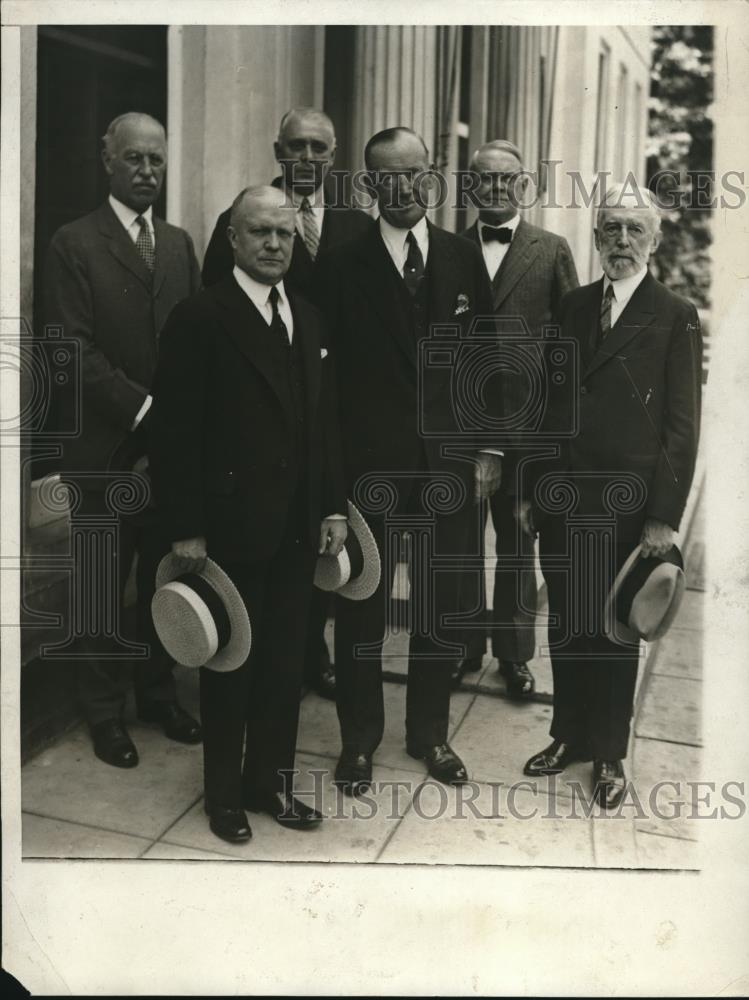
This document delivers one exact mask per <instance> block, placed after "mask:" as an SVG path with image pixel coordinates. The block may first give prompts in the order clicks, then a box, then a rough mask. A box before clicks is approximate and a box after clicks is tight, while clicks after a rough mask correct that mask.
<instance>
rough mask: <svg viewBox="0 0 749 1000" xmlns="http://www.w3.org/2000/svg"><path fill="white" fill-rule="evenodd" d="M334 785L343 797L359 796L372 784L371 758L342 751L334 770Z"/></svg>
mask: <svg viewBox="0 0 749 1000" xmlns="http://www.w3.org/2000/svg"><path fill="white" fill-rule="evenodd" d="M334 784H335V785H336V786H337V787H338V788H340V790H341V791H342V792H343V793H344V794H345V795H361V794H362V793H363V792H366V791H367V789H368V788H369V787H370V786H371V784H372V757H371V755H370V754H366V753H355V752H351V751H348V750H344V751H343V753H342V754H341V756H340V757H339V759H338V763H337V764H336V769H335V778H334Z"/></svg>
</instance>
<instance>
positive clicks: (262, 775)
mask: <svg viewBox="0 0 749 1000" xmlns="http://www.w3.org/2000/svg"><path fill="white" fill-rule="evenodd" d="M230 221H231V224H230V227H229V239H230V241H231V246H232V250H233V253H234V260H235V265H234V269H233V271H232V273H231V274H229V275H227V276H226V277H225V278H223V279H222V280H221V281H219V282H218V283H217V284H216V285H214V286H212V287H211V288H209V289H206V290H204V291H202V292H200V293H199V294H198V295H196V296H194V297H192V298H190V299H187V300H186V301H184V302H182V303H181V304H180V305H178V306H177V307H176V308H175V310H174V311H173V312H172V315H171V316H170V317H169V320H168V322H167V325H166V328H165V330H164V333H163V336H162V347H161V354H160V357H159V366H158V370H157V373H156V382H155V394H154V405H153V414H152V420H153V431H152V436H151V441H152V448H151V465H152V470H153V472H152V474H153V481H154V488H155V491H156V497H157V502H158V506H159V509H160V511H161V513H162V516H163V522H164V529H165V530H166V531H168V533H169V538H170V541H171V542H172V551H173V552H174V554H175V555H176V556H177V557H178V558H179V560H180V563H181V565H182V566H183V568H184V571H185V572H190V571H194V570H199V569H200V568H201V566H202V564H203V562H204V560H205V558H206V555H208V556H210V557H211V558H212V559H214V560H216V562H218V563H219V565H221V567H222V568H223V569H224V570H225V571H226V572H227V573H228V574H229V576H230V577H231V578H232V580H233V581H234V583H235V585H236V586H237V588H238V590H239V592H240V593H241V595H242V598H243V600H244V602H245V604H246V607H247V611H248V613H249V617H250V622H251V624H252V650H251V653H250V658H249V660H248V661H247V662H246V663H245V664H244V665H243V666H242V667H240V668H239V669H238V670H236V671H233V672H230V673H215V672H213V671H211V670H206V669H203V670H201V676H200V705H201V718H202V721H203V729H204V761H205V808H206V811H207V813H208V815H209V818H210V825H211V829H212V830H213V832H214V833H215V834H216V835H217V836H218V837H222V838H223V839H225V840H228V841H231V842H236V843H239V842H242V841H245V840H248V839H249V837H250V835H251V834H250V828H249V826H248V824H247V817H246V815H245V813H244V811H243V807H246V808H249V809H253V810H257V811H265V812H268V813H270V814H271V815H273V816H274V817H275V818H276V819H277V820H278V821H279V822H280V823H283V824H284V825H286V826H289V827H292V828H294V829H309V828H311V827H313V826H316V825H317V824H319V822H320V820H321V819H322V816H321V815H320V813H318V812H316V811H315V810H314V809H311V808H309V807H308V806H306V805H305V804H303V803H301V802H299V801H298V800H296V799H295V798H294V797H293V796H292V794H291V791H290V789H289V788H288V787H287V781H286V779H287V778H288V773H287V772H289V771H291V769H293V767H294V753H295V747H296V732H297V722H298V717H299V700H300V688H301V680H302V661H303V652H304V631H305V625H306V619H307V613H308V608H309V601H310V597H311V593H312V577H313V571H314V565H315V557H316V554H317V553H318V552H324V551H328V552H330V553H332V554H338V552H339V551H340V549H341V546H342V545H343V542H344V540H345V537H346V519H345V515H344V513H343V512H344V511H345V510H346V495H345V492H344V489H343V481H342V473H341V468H340V450H339V445H338V444H337V438H336V435H337V427H336V423H335V393H334V386H333V385H332V384H331V382H332V377H331V373H330V365H331V360H330V358H328V357H327V349H326V348H325V347H324V346H323V345H324V343H325V336H324V329H323V324H322V318H321V316H320V314H319V313H318V311H317V310H316V309H315V308H314V307H313V306H312V305H310V304H309V303H308V302H307V301H306V300H305V299H303V298H302V297H301V296H299V295H297V294H296V293H294V292H291V291H290V290H289V289H287V288H286V287H285V283H284V276H285V275H286V272H287V270H288V267H289V262H290V260H291V253H292V245H293V240H294V209H293V208H292V207H290V206H289V205H288V201H287V199H286V197H285V195H284V193H283V192H280V191H278V190H276V189H275V188H272V187H257V188H247V189H245V190H244V191H243V192H242V193H241V194H239V195H238V196H237V198H236V199H235V201H234V204H233V206H232V210H231V220H230ZM243 743H244V744H245V753H244V766H243V764H242V750H243Z"/></svg>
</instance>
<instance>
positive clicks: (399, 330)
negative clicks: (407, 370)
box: [356, 226, 431, 367]
mask: <svg viewBox="0 0 749 1000" xmlns="http://www.w3.org/2000/svg"><path fill="white" fill-rule="evenodd" d="M430 254H431V249H430ZM358 256H359V267H358V268H357V271H356V278H357V284H358V286H359V289H360V291H361V292H362V295H363V296H364V297H365V299H366V300H367V302H369V304H370V306H371V308H372V310H373V311H374V312H375V313H377V315H378V316H379V317H380V319H381V320H382V324H383V326H384V328H385V330H387V332H388V333H389V334H390V336H392V338H393V340H395V342H396V344H397V345H398V347H399V348H400V349H401V350H402V351H403V353H404V355H405V356H406V358H407V359H408V361H409V363H410V364H411V365H413V366H414V367H416V345H415V344H414V339H413V336H412V335H411V330H410V328H409V325H408V318H407V316H406V313H405V310H404V309H403V306H402V303H401V300H400V294H399V293H400V289H399V284H398V283H399V282H402V281H403V278H402V277H401V275H399V274H398V272H397V270H396V269H395V265H394V264H393V261H392V258H391V257H390V254H389V253H388V249H387V247H386V246H385V243H384V240H383V239H382V236H381V235H380V227H379V226H373V227H372V230H371V232H369V233H367V235H366V237H365V239H364V240H363V241H362V243H361V244H360V245H359V246H358Z"/></svg>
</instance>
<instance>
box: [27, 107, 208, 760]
mask: <svg viewBox="0 0 749 1000" xmlns="http://www.w3.org/2000/svg"><path fill="white" fill-rule="evenodd" d="M102 159H103V161H104V168H105V170H106V172H107V174H108V176H109V188H110V194H109V197H108V198H107V200H106V201H105V202H104V204H103V205H100V206H99V208H97V209H96V210H95V211H94V212H91V213H90V214H89V215H86V216H84V217H83V218H81V219H76V220H75V221H74V222H71V223H69V224H68V225H65V226H62V227H61V228H60V229H58V230H57V232H56V233H55V235H54V236H53V237H52V242H51V245H50V248H49V252H48V254H47V260H46V269H45V273H44V299H45V322H46V323H47V324H48V325H50V326H57V327H61V328H62V331H63V334H64V335H65V336H66V337H71V338H73V339H74V340H76V341H78V344H79V345H80V357H81V379H82V393H81V400H80V411H79V417H80V433H79V434H78V436H76V437H74V438H70V439H68V440H67V441H66V442H65V447H64V453H63V461H62V471H63V473H67V474H68V475H69V476H70V477H71V480H73V481H74V484H75V486H76V487H77V486H80V487H81V503H80V505H79V507H78V511H77V513H78V515H79V516H82V517H84V516H85V517H89V516H91V517H94V518H100V517H106V516H107V513H108V507H107V505H106V503H105V496H106V489H107V485H108V484H109V483H111V482H112V473H113V472H115V471H117V470H119V469H122V468H125V469H126V470H128V471H129V470H130V469H131V468H132V466H133V464H134V463H135V461H136V460H137V459H138V458H139V456H142V455H144V454H145V451H146V446H147V441H148V424H149V420H150V414H149V408H150V406H151V401H152V400H151V394H150V393H151V380H152V378H153V374H154V369H155V367H156V355H157V349H158V344H159V334H160V333H161V328H162V326H163V325H164V323H165V321H166V318H167V316H168V315H169V312H170V310H171V309H172V308H173V307H174V306H175V305H176V304H177V303H178V302H179V301H181V300H182V299H184V298H185V297H186V296H188V295H190V294H192V293H193V292H195V291H197V289H198V288H199V286H200V272H199V270H198V263H197V261H196V259H195V251H194V250H193V245H192V240H191V239H190V237H189V235H188V234H187V233H186V232H185V231H184V230H183V229H179V228H178V227H177V226H171V225H169V224H168V223H166V222H164V221H163V219H159V218H158V217H157V216H156V215H154V214H153V205H154V203H155V202H156V200H157V198H158V197H159V194H160V193H161V188H162V185H163V183H164V176H165V173H166V165H167V148H166V135H165V134H164V128H163V126H162V125H161V123H160V122H157V121H156V120H155V119H153V118H151V117H150V115H145V114H140V113H136V112H129V113H127V114H124V115H120V116H119V117H117V118H115V119H114V121H112V122H111V123H110V125H109V127H108V128H107V131H106V134H105V135H104V149H103V151H102ZM72 388H73V385H72V383H71V384H70V385H69V386H68V387H67V388H64V389H62V390H61V391H60V400H59V403H60V405H61V406H69V405H73V406H76V405H77V402H78V401H77V400H74V399H71V398H70V395H69V392H68V390H69V389H72ZM74 488H75V487H74ZM136 552H137V553H138V568H137V628H136V638H137V640H138V641H139V642H142V643H146V644H147V645H148V647H149V654H148V657H147V658H146V659H141V660H136V661H135V662H134V663H129V662H123V660H122V658H121V655H120V656H119V657H117V656H114V655H112V654H113V653H117V652H118V650H117V649H114V650H111V651H107V652H106V653H105V652H104V650H101V651H100V650H98V649H93V648H87V650H84V651H83V653H84V656H85V658H82V659H81V661H80V663H79V665H78V693H79V698H80V702H81V706H82V709H83V713H84V716H85V718H86V721H87V722H88V724H89V726H90V728H91V734H92V738H93V743H94V752H95V753H96V755H97V757H99V758H100V759H101V760H103V761H104V762H105V763H107V764H111V765H113V766H115V767H135V766H136V765H137V764H138V752H137V749H136V747H135V745H134V743H133V741H132V740H131V738H130V736H129V734H128V732H127V730H126V729H125V726H124V724H123V719H122V713H123V709H124V705H125V698H126V695H127V691H128V688H129V686H130V677H131V675H133V680H134V683H135V693H136V702H137V708H138V714H139V715H140V716H141V717H142V718H144V719H145V720H147V721H150V722H155V723H157V724H159V725H161V727H162V728H163V730H164V732H165V734H166V735H167V736H168V737H169V738H170V739H175V740H179V741H181V742H186V743H198V742H200V727H199V725H198V723H197V722H196V721H195V719H193V718H191V717H190V716H189V715H188V714H187V712H185V711H184V709H182V708H181V707H180V706H179V705H178V704H177V700H176V690H175V685H174V678H173V676H172V667H173V665H174V664H173V662H172V661H171V659H170V658H169V657H168V656H167V655H166V653H165V651H164V649H163V648H162V647H161V644H160V643H159V641H158V638H157V636H156V633H155V631H154V629H153V625H152V623H151V611H150V604H151V596H152V594H153V588H154V579H155V576H156V566H157V564H158V561H159V559H160V558H161V555H162V554H163V543H162V540H161V538H160V537H159V533H158V530H157V529H156V526H155V524H154V523H153V518H152V515H151V514H150V513H149V512H148V511H144V512H139V513H138V514H137V515H136V516H128V515H125V514H123V515H122V516H120V517H119V519H118V548H117V551H116V554H115V558H116V561H117V576H118V577H119V591H118V593H117V594H115V595H111V594H108V593H106V588H99V589H98V590H97V592H96V594H94V595H91V599H92V600H96V601H98V602H99V605H98V607H99V615H100V616H101V617H100V619H99V620H104V618H105V617H106V616H111V610H108V605H107V602H108V601H111V600H116V601H118V602H121V600H122V596H123V592H124V589H125V583H126V580H127V577H128V574H129V572H130V567H131V565H132V563H133V557H134V555H135V553H136ZM89 583H90V580H80V581H79V587H80V588H82V589H79V590H78V593H81V594H83V593H86V594H87V593H88V584H89ZM94 589H96V588H94ZM89 639H90V637H89ZM90 645H91V644H90V642H88V641H87V647H90ZM99 652H101V656H98V655H97V654H98V653H99Z"/></svg>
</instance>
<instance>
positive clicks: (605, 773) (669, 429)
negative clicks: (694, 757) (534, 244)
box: [520, 185, 702, 808]
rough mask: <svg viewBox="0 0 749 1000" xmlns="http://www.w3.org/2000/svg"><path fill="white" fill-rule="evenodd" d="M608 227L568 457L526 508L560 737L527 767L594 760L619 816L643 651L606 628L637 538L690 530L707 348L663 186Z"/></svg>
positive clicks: (574, 327)
mask: <svg viewBox="0 0 749 1000" xmlns="http://www.w3.org/2000/svg"><path fill="white" fill-rule="evenodd" d="M594 232H595V243H596V247H597V249H598V251H599V253H600V258H601V266H602V268H603V272H604V274H603V278H602V279H601V280H599V281H596V282H594V283H593V284H592V285H586V286H585V287H583V288H579V289H576V290H575V291H573V292H570V293H569V294H568V295H566V296H565V297H564V299H563V300H562V302H561V304H560V308H559V323H560V324H561V332H562V342H561V344H562V347H564V341H565V339H568V346H569V347H571V348H573V349H571V350H569V349H568V350H566V351H562V352H560V354H561V353H566V354H567V359H568V363H567V366H566V370H562V371H557V372H556V375H555V377H553V378H552V377H550V378H549V381H548V386H549V400H548V408H547V416H546V420H545V426H544V430H545V431H546V432H547V433H548V434H551V435H554V433H558V434H559V435H560V436H559V439H558V443H557V456H556V458H555V459H554V460H552V461H549V462H541V463H531V465H530V470H532V471H531V476H530V482H529V483H528V484H527V486H528V492H527V493H526V498H525V499H524V501H523V504H522V509H521V511H520V517H521V521H522V523H523V526H524V529H525V530H526V531H528V532H529V533H533V530H534V523H535V524H536V525H537V526H538V528H539V531H540V543H541V567H542V570H543V572H544V576H545V578H546V581H547V585H548V590H549V614H550V626H549V644H550V648H551V660H552V670H553V678H554V713H553V718H552V723H551V736H552V740H553V742H552V743H551V745H550V746H548V747H546V748H545V749H544V750H542V751H541V752H540V753H537V754H534V756H533V757H531V758H530V760H529V761H528V762H527V764H526V766H525V773H526V774H528V775H541V774H557V773H559V772H561V771H562V770H563V769H564V768H565V767H566V766H567V765H568V764H569V763H571V762H572V761H575V760H591V759H592V760H593V761H594V769H593V779H594V780H593V793H594V797H595V799H596V800H597V801H598V802H599V803H600V804H601V806H603V807H604V808H614V807H616V806H617V805H618V803H619V802H620V801H621V799H622V796H623V794H624V790H625V788H626V780H625V775H624V768H623V765H622V761H623V759H624V758H625V757H626V754H627V744H628V739H629V726H630V719H631V716H632V704H633V698H634V692H635V681H636V677H637V663H638V653H639V647H638V645H637V644H635V643H629V644H626V643H618V642H614V641H613V640H611V639H609V638H608V637H607V636H606V635H605V634H604V630H603V606H604V602H605V599H606V595H607V593H608V591H609V590H610V588H611V584H612V581H613V579H614V576H615V574H616V573H617V571H618V570H619V568H620V567H621V566H622V564H623V562H624V560H625V559H626V557H627V556H628V555H629V554H630V552H631V551H632V550H633V548H634V547H635V546H636V545H637V543H638V542H640V543H641V544H642V549H643V554H644V555H649V554H652V555H664V554H665V553H666V552H668V550H669V549H670V547H671V545H672V542H673V536H674V532H675V531H677V530H678V528H679V521H680V519H681V516H682V513H683V511H684V507H685V505H686V501H687V496H688V493H689V487H690V484H691V481H692V476H693V473H694V465H695V458H696V452H697V440H698V433H699V424H700V392H701V363H702V342H701V335H700V324H699V320H698V318H697V312H696V310H695V308H694V306H693V305H692V304H691V303H690V302H688V301H687V300H686V299H684V298H682V297H681V296H680V295H676V294H674V293H673V292H670V291H669V290H668V289H667V288H666V287H664V286H663V285H662V284H660V282H658V281H656V279H655V278H654V277H653V276H652V274H651V273H650V272H649V270H648V260H649V258H650V255H651V254H652V253H654V252H655V250H656V249H657V247H658V243H659V241H660V217H659V212H658V209H657V206H656V204H655V202H654V200H653V199H652V197H651V195H650V194H649V192H647V191H643V190H641V189H639V188H636V187H634V186H632V185H630V186H627V185H618V186H616V187H614V188H612V189H610V190H609V191H608V192H607V193H606V195H605V197H604V199H603V200H602V203H601V205H600V207H599V209H598V213H597V218H596V226H595V230H594ZM575 356H576V357H577V362H576V361H575ZM548 357H549V355H548V354H547V358H548ZM558 367H559V366H558V365H557V368H558ZM576 369H577V371H576ZM559 375H562V376H564V377H562V378H560V377H559ZM531 501H532V507H531ZM562 507H566V510H562V509H561V508H562ZM571 552H574V553H575V555H574V556H570V553H571ZM583 560H585V561H584V562H583Z"/></svg>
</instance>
